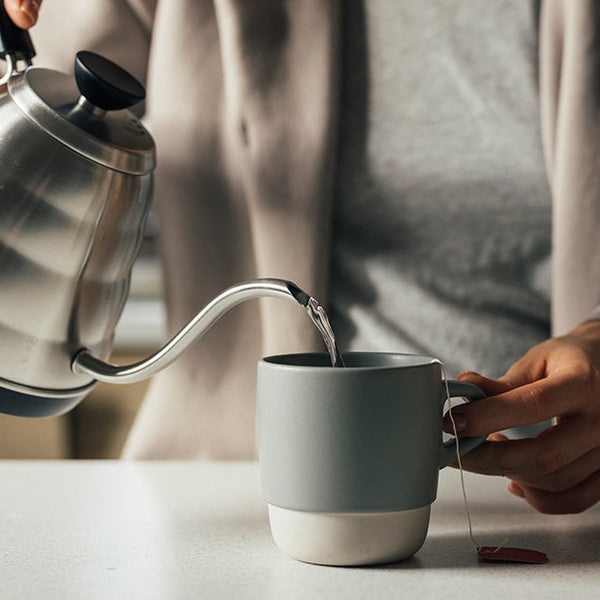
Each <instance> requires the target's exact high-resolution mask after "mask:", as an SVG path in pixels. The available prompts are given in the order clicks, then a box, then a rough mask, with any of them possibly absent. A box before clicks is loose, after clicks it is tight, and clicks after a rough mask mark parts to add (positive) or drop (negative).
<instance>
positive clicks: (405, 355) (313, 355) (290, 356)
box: [259, 351, 441, 373]
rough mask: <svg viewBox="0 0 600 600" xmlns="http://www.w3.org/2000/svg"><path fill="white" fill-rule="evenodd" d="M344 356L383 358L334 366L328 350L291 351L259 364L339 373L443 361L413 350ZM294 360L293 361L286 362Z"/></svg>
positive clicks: (348, 356)
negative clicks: (394, 361)
mask: <svg viewBox="0 0 600 600" xmlns="http://www.w3.org/2000/svg"><path fill="white" fill-rule="evenodd" d="M342 356H343V357H344V358H359V357H361V356H364V357H370V358H374V357H375V358H380V359H382V362H381V364H376V365H373V364H371V365H369V364H366V365H350V366H344V367H334V366H333V365H332V364H331V359H330V356H329V354H328V353H327V352H291V353H284V354H272V355H270V356H264V357H262V358H261V359H260V360H259V364H261V363H262V364H265V365H269V366H273V367H278V368H281V369H289V370H291V371H302V370H306V371H319V372H323V371H325V370H326V371H332V372H339V373H344V372H346V373H348V372H349V371H351V372H353V373H355V372H357V371H383V370H388V369H411V368H412V369H414V368H424V367H431V366H432V365H440V364H441V361H440V360H439V359H438V358H435V357H433V356H429V355H426V354H415V353H412V352H380V351H351V352H344V353H343V354H342ZM302 359H306V360H308V359H312V360H313V361H314V360H315V359H319V360H323V359H324V362H325V363H326V364H304V363H301V362H293V361H300V360H302ZM385 359H391V360H394V359H411V360H410V361H408V362H406V363H405V364H401V363H400V362H398V363H395V364H394V363H391V362H389V363H385V362H383V360H385ZM286 361H292V362H286Z"/></svg>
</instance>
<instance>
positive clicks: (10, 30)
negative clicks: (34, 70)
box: [0, 0, 35, 61]
mask: <svg viewBox="0 0 600 600" xmlns="http://www.w3.org/2000/svg"><path fill="white" fill-rule="evenodd" d="M7 54H8V55H10V56H13V57H14V58H15V59H16V60H25V61H30V60H31V59H32V58H33V57H34V56H35V49H34V47H33V43H32V42H31V37H30V36H29V32H28V31H27V30H26V29H21V28H20V27H17V26H16V25H15V24H14V23H13V22H12V19H11V18H10V17H9V16H8V13H7V12H6V9H5V8H4V1H3V0H0V57H1V58H4V57H5V56H6V55H7Z"/></svg>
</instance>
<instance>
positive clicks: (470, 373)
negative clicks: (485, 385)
mask: <svg viewBox="0 0 600 600" xmlns="http://www.w3.org/2000/svg"><path fill="white" fill-rule="evenodd" d="M473 375H477V373H475V371H461V372H460V373H459V374H458V376H457V377H456V379H463V378H464V377H472V376H473Z"/></svg>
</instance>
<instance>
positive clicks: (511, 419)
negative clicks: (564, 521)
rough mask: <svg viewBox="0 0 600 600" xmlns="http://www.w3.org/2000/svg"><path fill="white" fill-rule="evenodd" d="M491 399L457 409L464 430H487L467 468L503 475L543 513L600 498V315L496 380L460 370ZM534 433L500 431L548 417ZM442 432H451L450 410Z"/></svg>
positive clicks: (465, 462) (473, 432)
mask: <svg viewBox="0 0 600 600" xmlns="http://www.w3.org/2000/svg"><path fill="white" fill-rule="evenodd" d="M458 379H460V380H461V381H468V382H470V383H474V384H476V385H478V386H480V387H481V388H482V389H483V390H484V391H485V392H486V393H487V394H488V396H489V397H488V398H485V399H483V400H479V401H477V402H473V403H469V404H464V405H460V406H457V407H455V408H453V409H452V414H453V416H454V419H455V422H456V425H457V430H458V432H459V435H460V436H476V435H486V434H492V435H489V437H488V441H486V442H484V444H482V445H481V446H480V447H479V448H476V449H475V450H473V451H471V452H469V453H468V454H467V455H465V456H464V458H463V459H462V462H463V466H464V468H465V469H467V470H469V471H474V472H477V473H485V474H490V475H503V476H505V477H508V478H509V479H510V480H511V483H510V485H509V487H508V489H509V490H510V491H511V492H512V493H513V494H515V495H516V496H520V497H521V498H524V499H525V500H526V501H527V502H528V503H529V504H531V506H533V507H534V508H536V509H537V510H539V511H540V512H543V513H556V514H558V513H576V512H581V511H583V510H585V509H586V508H589V507H590V506H592V505H593V504H595V503H596V502H598V501H599V500H600V320H599V321H589V322H587V323H584V324H583V325H580V326H579V327H577V328H576V329H574V330H573V331H572V332H571V333H570V334H568V335H565V336H562V337H557V338H553V339H550V340H548V341H546V342H543V343H542V344H540V345H538V346H535V347H534V348H533V349H531V350H530V351H529V352H528V353H527V354H526V355H525V356H524V357H523V358H522V359H520V360H519V361H517V362H516V363H515V364H514V365H513V366H512V367H511V368H510V369H509V370H508V372H507V373H506V375H504V376H503V377H501V378H500V379H498V380H491V379H486V378H485V377H482V376H481V375H478V374H477V373H472V372H468V373H461V375H460V376H459V377H458ZM553 417H555V418H556V424H555V425H553V426H551V427H550V428H549V429H547V430H545V431H543V432H542V433H541V434H540V435H538V437H536V438H534V439H523V440H508V439H507V438H506V437H505V436H503V435H501V434H499V433H493V432H498V431H501V430H503V429H509V428H511V427H518V426H521V425H531V424H534V423H538V422H540V421H544V420H546V419H550V418H553ZM444 431H446V432H448V433H452V432H453V430H452V424H451V421H450V419H449V417H448V415H446V417H445V418H444Z"/></svg>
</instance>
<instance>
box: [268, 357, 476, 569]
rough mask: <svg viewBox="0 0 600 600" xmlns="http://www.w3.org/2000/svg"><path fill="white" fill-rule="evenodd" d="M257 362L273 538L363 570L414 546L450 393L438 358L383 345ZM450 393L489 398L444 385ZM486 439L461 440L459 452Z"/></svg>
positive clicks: (439, 460)
mask: <svg viewBox="0 0 600 600" xmlns="http://www.w3.org/2000/svg"><path fill="white" fill-rule="evenodd" d="M344 361H345V363H346V367H332V366H331V362H330V359H329V356H328V355H327V354H326V353H308V354H288V355H280V356H270V357H266V358H263V359H262V360H261V361H260V362H259V364H258V392H257V419H258V422H257V429H258V455H259V464H260V473H261V481H262V489H263V495H264V498H265V500H266V502H267V504H268V509H269V521H270V526H271V532H272V534H273V538H274V540H275V542H276V544H277V545H278V546H279V548H280V549H281V550H282V551H283V552H284V553H286V554H288V555H290V556H292V557H294V558H296V559H298V560H301V561H305V562H311V563H317V564H327V565H345V566H349V565H365V564H376V563H384V562H392V561H398V560H402V559H405V558H408V557H409V556H411V555H412V554H414V553H415V552H417V551H418V550H419V548H420V547H421V546H422V544H423V542H424V541H425V537H426V535H427V528H428V526H429V512H430V506H431V503H432V502H433V501H434V500H435V498H436V493H437V484H438V471H439V469H441V468H443V467H445V466H447V465H449V464H451V463H453V462H455V461H456V443H455V440H453V439H452V440H449V441H447V442H445V443H444V442H443V437H442V416H443V415H442V413H443V406H444V402H445V400H446V388H445V384H444V381H443V378H442V366H441V363H440V362H439V360H437V359H436V358H433V357H429V356H420V355H414V354H399V353H383V352H348V353H344ZM448 386H449V391H450V397H463V398H465V399H467V400H469V401H471V400H477V399H480V398H483V397H485V394H484V393H483V391H482V390H481V389H480V388H478V387H477V386H475V385H471V384H468V383H462V382H457V381H448ZM484 439H485V436H483V437H477V438H461V440H460V444H459V446H460V454H461V455H462V454H465V453H467V452H468V451H469V450H472V449H473V448H475V447H476V446H478V445H479V444H481V443H482V442H483V441H484Z"/></svg>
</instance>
